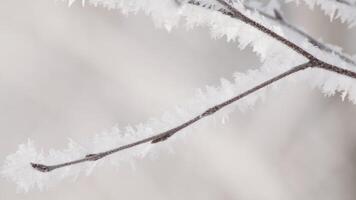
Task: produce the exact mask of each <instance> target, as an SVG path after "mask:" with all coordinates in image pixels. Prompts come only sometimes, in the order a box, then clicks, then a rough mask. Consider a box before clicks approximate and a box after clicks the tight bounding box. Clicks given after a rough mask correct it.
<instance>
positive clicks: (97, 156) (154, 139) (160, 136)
mask: <svg viewBox="0 0 356 200" xmlns="http://www.w3.org/2000/svg"><path fill="white" fill-rule="evenodd" d="M312 65H313V64H312V63H311V62H308V63H305V64H302V65H298V66H296V67H293V68H292V69H290V70H288V71H286V72H284V73H281V74H279V75H278V76H275V77H273V78H271V79H269V80H267V81H265V82H263V83H261V84H259V85H257V86H255V87H253V88H251V89H249V90H247V91H245V92H243V93H241V94H239V95H237V96H235V97H233V98H231V99H229V100H227V101H224V102H222V103H220V104H218V105H215V106H213V107H211V108H209V109H207V110H205V111H204V112H203V113H201V114H200V115H198V116H196V117H194V118H193V119H191V120H189V121H187V122H185V123H183V124H181V125H179V126H177V127H174V128H172V129H170V130H167V131H165V132H163V133H159V134H157V135H154V136H151V137H148V138H145V139H142V140H139V141H136V142H133V143H130V144H127V145H123V146H120V147H118V148H115V149H111V150H108V151H104V152H100V153H95V154H88V155H86V156H85V157H84V158H82V159H78V160H73V161H70V162H66V163H61V164H57V165H44V164H39V163H31V165H32V167H33V168H34V169H36V170H38V171H41V172H50V171H52V170H55V169H58V168H62V167H67V166H71V165H76V164H79V163H83V162H88V161H97V160H99V159H102V158H104V157H106V156H108V155H111V154H113V153H116V152H119V151H122V150H125V149H128V148H132V147H135V146H138V145H140V144H144V143H149V142H150V143H151V144H154V143H158V142H162V141H165V140H166V139H168V138H169V137H171V136H172V135H174V134H176V133H177V132H178V131H180V130H182V129H184V128H186V127H188V126H190V125H192V124H194V123H196V122H197V121H199V120H201V119H203V118H205V117H207V116H209V115H212V114H214V113H215V112H217V111H218V110H220V109H222V108H224V107H225V106H228V105H230V104H232V103H234V102H236V101H238V100H240V99H242V98H244V97H246V96H248V95H250V94H252V93H254V92H256V91H258V90H260V89H262V88H264V87H267V86H268V85H270V84H272V83H274V82H276V81H278V80H280V79H282V78H284V77H287V76H289V75H291V74H294V73H296V72H299V71H301V70H304V69H306V68H310V67H312Z"/></svg>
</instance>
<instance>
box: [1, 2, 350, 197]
mask: <svg viewBox="0 0 356 200" xmlns="http://www.w3.org/2000/svg"><path fill="white" fill-rule="evenodd" d="M86 2H87V3H89V4H91V5H95V6H98V5H101V6H104V7H107V8H110V9H120V10H121V11H122V12H123V13H125V14H127V13H130V12H133V13H135V12H138V11H143V12H145V13H146V14H147V15H149V16H151V17H152V18H153V20H154V22H155V24H156V25H157V26H158V27H164V28H166V29H167V30H169V31H170V30H172V29H173V28H174V27H175V26H178V25H179V24H181V25H184V26H186V27H187V28H194V27H195V26H207V27H209V29H210V32H211V35H212V37H213V38H221V37H226V39H227V40H228V41H237V42H238V44H239V47H240V48H242V49H243V48H245V47H246V46H248V45H250V46H251V47H252V48H253V51H254V52H255V53H256V54H257V55H259V57H260V59H261V61H262V63H263V64H262V66H261V67H260V69H259V70H251V71H248V72H247V73H245V74H243V73H237V74H236V75H235V79H234V81H233V82H230V81H227V80H225V79H224V80H223V81H222V82H221V86H219V87H207V89H206V90H201V91H200V92H199V93H198V94H197V95H196V97H195V98H193V99H192V100H191V102H190V103H188V104H186V105H182V106H179V107H177V108H176V109H174V110H173V111H171V112H167V113H166V114H164V115H163V116H162V117H161V118H159V119H151V120H149V121H147V122H146V123H143V124H139V125H137V126H134V127H131V126H130V127H126V128H124V129H123V130H121V129H119V128H117V127H114V128H113V129H112V130H111V131H109V132H106V133H102V134H99V135H96V136H95V137H93V138H92V139H91V140H90V141H88V145H80V144H79V143H76V142H74V141H72V140H70V142H69V144H68V147H67V148H66V149H64V150H62V151H59V150H53V149H52V150H49V152H48V153H44V151H43V150H41V149H38V148H36V146H35V145H34V143H33V142H32V141H31V140H29V141H28V142H27V143H25V144H21V145H20V146H19V149H18V150H17V152H15V153H14V154H11V155H9V156H7V158H6V161H5V164H4V166H3V167H2V169H1V174H2V176H4V177H5V178H8V179H10V180H12V181H14V182H15V183H17V185H18V188H19V189H20V190H23V191H29V190H30V189H32V188H39V189H43V188H46V187H48V186H50V185H51V184H54V183H56V182H58V181H60V180H61V179H63V178H69V177H71V178H73V177H77V176H78V175H79V174H81V173H85V174H90V173H91V171H92V170H93V168H94V167H95V166H97V165H101V164H102V163H103V162H109V163H111V164H113V165H118V164H120V163H122V162H132V161H134V160H135V159H138V158H142V157H144V156H147V155H153V153H154V151H157V150H159V149H162V148H168V147H169V145H168V143H169V142H170V141H173V140H172V139H169V140H167V141H166V139H168V138H177V136H179V137H182V136H183V135H185V134H187V133H188V132H191V130H192V129H193V128H195V127H196V126H198V125H199V126H202V125H203V124H207V123H208V122H209V120H212V117H211V115H213V114H214V115H213V116H214V117H215V118H219V119H222V120H223V121H224V119H226V117H227V116H228V114H229V113H230V112H232V111H233V109H234V108H239V109H241V110H245V109H246V108H248V107H250V106H253V105H254V104H255V103H256V101H257V100H258V99H261V98H263V97H264V96H265V93H266V91H267V88H268V86H272V88H278V87H281V86H284V85H285V83H287V82H288V81H299V82H306V83H309V84H311V86H312V87H317V88H319V89H321V90H322V91H323V93H324V94H326V95H334V94H335V93H337V92H340V93H341V94H342V98H343V99H344V98H348V99H349V100H350V101H352V102H353V103H356V73H355V69H356V67H355V65H354V64H355V63H354V60H352V59H351V58H349V57H348V56H346V55H344V54H342V52H341V51H336V50H335V49H334V48H331V47H329V46H327V45H324V44H323V43H321V42H319V41H317V40H315V39H313V38H311V37H310V36H308V35H307V34H306V33H304V32H302V31H301V30H299V29H297V28H295V27H293V26H292V25H290V24H288V23H287V22H286V21H285V19H283V16H282V14H281V12H279V11H278V5H276V4H274V5H273V4H272V5H271V4H269V6H267V7H263V6H260V5H259V6H258V9H257V7H256V5H255V7H253V6H252V5H253V4H248V5H244V4H242V3H240V2H238V1H237V2H234V1H231V0H229V1H224V0H203V1H202V0H201V1H199V0H190V1H185V0H184V1H183V0H182V1H180V0H89V1H86ZM69 3H73V1H70V2H69ZM303 63H304V64H303ZM302 70H303V71H305V72H304V73H298V74H296V73H297V72H300V71H302ZM292 74H293V76H290V75H292ZM277 81H278V82H277ZM228 105H230V106H228ZM217 111H219V112H217ZM202 119H204V120H202ZM198 121H199V122H198ZM172 127H173V128H172ZM178 131H179V133H180V134H176V133H177V132H178ZM173 135H174V137H172V136H173ZM162 141H165V142H164V143H161V142H162ZM157 143H158V144H157ZM153 144H154V145H153ZM152 146H155V148H153V149H151V147H152ZM122 150H125V153H120V154H119V155H115V156H114V155H112V156H108V155H111V154H114V153H116V152H119V151H122ZM103 158H104V159H103ZM43 172H50V173H43Z"/></svg>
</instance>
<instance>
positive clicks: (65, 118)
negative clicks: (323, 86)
mask: <svg viewBox="0 0 356 200" xmlns="http://www.w3.org/2000/svg"><path fill="white" fill-rule="evenodd" d="M285 9H286V10H287V12H286V15H287V18H288V19H289V20H290V21H292V22H293V23H294V24H297V25H299V26H302V27H304V28H305V29H306V30H307V31H308V32H310V33H311V34H312V35H313V36H316V37H317V38H319V37H322V38H323V39H324V40H325V41H328V42H329V43H333V44H337V45H339V46H342V47H344V49H345V51H346V52H348V53H350V54H356V47H355V46H356V28H353V29H348V30H347V29H346V27H347V26H346V25H343V24H340V23H338V22H337V21H336V22H333V23H329V19H328V18H327V17H325V16H324V15H322V13H321V12H320V11H319V10H317V11H316V12H312V11H310V10H308V9H307V8H306V7H303V6H302V7H299V8H296V7H295V5H293V4H292V5H288V6H286V8H285ZM0 44H1V46H0V55H1V56H0V136H1V140H0V159H1V162H2V161H3V160H4V159H5V157H6V156H7V155H9V154H11V153H13V152H15V151H16V150H17V148H18V144H20V143H23V142H24V141H26V140H27V138H28V137H30V138H32V139H34V140H35V141H36V145H38V146H40V147H43V148H56V149H62V148H63V147H64V146H65V145H66V144H67V142H68V140H67V138H69V137H70V138H73V139H75V140H76V141H79V142H80V141H84V140H85V139H87V138H90V137H91V136H92V135H94V134H96V133H100V132H102V131H103V130H105V129H106V128H110V127H112V126H113V125H115V124H118V125H119V126H126V125H128V124H137V123H140V122H143V121H146V120H147V119H149V118H151V117H159V116H160V115H161V114H162V113H163V112H164V111H166V110H169V109H171V108H172V107H174V106H175V105H177V104H181V103H184V102H185V101H187V100H189V99H190V98H191V97H192V96H194V94H195V92H196V88H202V87H204V86H205V85H218V84H219V79H220V78H221V77H224V78H227V79H231V77H232V74H233V73H234V72H237V71H238V72H244V71H245V70H247V69H249V68H254V66H255V67H257V66H259V65H260V64H259V63H258V58H257V57H256V56H255V55H254V54H253V53H252V52H251V51H250V49H247V50H245V51H241V50H239V48H238V47H237V44H236V43H232V42H230V43H227V42H226V41H225V40H223V39H220V40H212V39H211V37H210V35H209V33H208V31H207V30H206V29H205V28H197V29H193V30H190V31H186V30H185V29H184V28H178V29H175V30H173V31H172V32H171V33H167V31H165V30H163V29H156V28H154V26H153V23H152V20H151V19H150V18H148V17H146V16H144V15H142V14H138V15H130V16H128V17H125V16H123V15H122V14H120V12H118V11H107V10H106V9H103V8H94V7H89V6H86V7H84V8H82V7H81V6H80V3H79V2H77V3H76V4H74V5H73V6H72V7H71V8H68V7H67V5H66V4H64V3H62V2H54V1H48V0H37V1H35V2H33V1H20V0H3V1H1V2H0ZM355 121H356V107H355V105H353V104H351V103H349V102H348V101H345V102H342V101H341V99H340V98H339V97H324V96H323V95H322V94H321V92H319V90H312V89H310V87H309V86H308V85H306V84H305V83H302V82H299V83H296V84H290V85H288V86H287V87H285V88H283V89H281V90H279V91H275V92H270V93H269V94H268V96H267V98H266V100H265V101H264V102H262V103H261V102H259V103H257V105H256V106H254V108H253V109H252V110H247V111H245V112H243V113H242V112H240V111H236V112H234V113H233V114H232V115H231V117H230V119H229V121H228V122H227V123H226V124H224V125H222V124H221V122H220V121H217V122H216V124H211V125H210V126H208V127H201V128H199V129H196V130H194V132H193V133H192V134H189V136H187V137H185V138H184V139H183V140H178V141H176V142H175V143H173V145H172V149H173V153H172V152H159V154H158V158H156V159H154V160H151V159H143V160H140V161H138V162H137V163H135V166H134V167H132V166H131V165H130V164H127V165H125V164H124V165H121V166H119V167H116V168H115V167H103V168H100V169H98V170H95V171H94V172H93V174H92V175H91V176H89V177H85V176H80V177H79V178H78V179H77V180H76V181H74V182H73V181H72V180H64V181H62V182H60V183H59V184H57V185H56V186H54V187H50V188H49V189H48V190H46V191H42V192H39V191H30V192H29V193H27V194H23V193H16V185H15V184H14V183H13V182H9V181H7V180H5V179H0V199H1V200H2V199H4V200H7V199H36V200H37V199H38V200H41V199H86V200H91V199H108V200H109V199H142V198H145V199H173V200H174V199H248V200H250V199H251V200H254V199H264V200H276V199H283V200H284V199H293V200H294V199H295V200H297V199H303V200H304V199H305V200H309V199H310V200H315V199H317V200H319V199H323V200H336V199H337V200H352V199H355V198H356V191H355V190H354V188H355V187H356V147H355V145H356V124H355ZM114 156H120V153H118V154H116V155H114Z"/></svg>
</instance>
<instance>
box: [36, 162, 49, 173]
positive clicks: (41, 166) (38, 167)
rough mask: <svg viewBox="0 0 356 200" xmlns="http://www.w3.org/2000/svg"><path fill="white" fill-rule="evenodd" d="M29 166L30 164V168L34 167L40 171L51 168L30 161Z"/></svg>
mask: <svg viewBox="0 0 356 200" xmlns="http://www.w3.org/2000/svg"><path fill="white" fill-rule="evenodd" d="M31 166H32V168H34V169H36V170H37V171H40V172H50V171H52V170H53V169H52V168H51V167H50V166H47V165H42V164H38V163H31Z"/></svg>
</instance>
